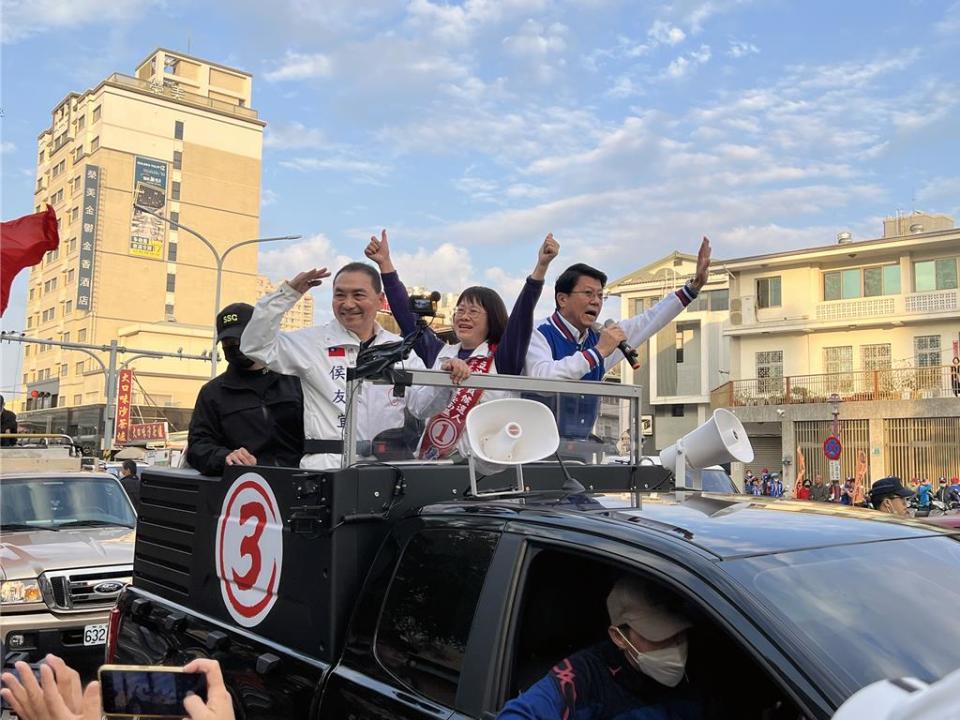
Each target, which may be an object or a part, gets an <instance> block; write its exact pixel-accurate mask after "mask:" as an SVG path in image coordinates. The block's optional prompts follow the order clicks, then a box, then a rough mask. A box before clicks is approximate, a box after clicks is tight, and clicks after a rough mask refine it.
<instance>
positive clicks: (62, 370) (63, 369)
mask: <svg viewBox="0 0 960 720" xmlns="http://www.w3.org/2000/svg"><path fill="white" fill-rule="evenodd" d="M68 371H69V368H68V367H67V364H66V363H63V365H61V366H60V377H66V376H67V372H68Z"/></svg>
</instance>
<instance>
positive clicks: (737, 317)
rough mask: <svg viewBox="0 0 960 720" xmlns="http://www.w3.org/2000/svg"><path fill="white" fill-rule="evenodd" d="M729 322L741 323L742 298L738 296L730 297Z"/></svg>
mask: <svg viewBox="0 0 960 720" xmlns="http://www.w3.org/2000/svg"><path fill="white" fill-rule="evenodd" d="M730 324H731V325H742V324H743V300H741V299H740V298H731V299H730Z"/></svg>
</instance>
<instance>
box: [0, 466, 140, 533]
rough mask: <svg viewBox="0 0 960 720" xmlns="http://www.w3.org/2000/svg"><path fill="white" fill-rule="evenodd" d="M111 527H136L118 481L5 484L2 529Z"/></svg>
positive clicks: (52, 480)
mask: <svg viewBox="0 0 960 720" xmlns="http://www.w3.org/2000/svg"><path fill="white" fill-rule="evenodd" d="M110 525H122V526H125V527H134V526H135V525H136V517H135V516H134V514H133V509H132V508H131V507H130V502H129V501H128V500H127V497H126V494H125V493H124V491H123V488H122V487H121V486H120V483H118V482H117V481H116V480H111V479H107V478H69V477H67V478H58V477H44V478H15V479H5V480H4V481H3V503H2V505H0V528H8V529H12V528H17V529H24V528H27V527H30V528H37V529H51V530H56V529H59V528H61V527H83V526H87V527H96V526H104V527H105V526H110Z"/></svg>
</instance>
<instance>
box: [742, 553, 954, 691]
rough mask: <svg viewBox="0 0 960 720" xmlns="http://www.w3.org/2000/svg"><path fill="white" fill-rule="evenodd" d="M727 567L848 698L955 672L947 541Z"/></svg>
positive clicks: (951, 562) (790, 555)
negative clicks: (901, 680) (891, 683)
mask: <svg viewBox="0 0 960 720" xmlns="http://www.w3.org/2000/svg"><path fill="white" fill-rule="evenodd" d="M724 567H726V568H727V569H728V571H729V572H730V573H731V574H732V575H734V577H736V578H737V579H739V580H740V582H741V583H743V584H744V585H745V586H746V587H747V589H748V590H750V591H751V592H753V593H755V594H756V595H758V596H760V598H761V600H762V601H763V602H764V603H766V604H768V605H769V606H770V607H774V608H776V609H777V615H778V616H779V618H780V622H781V623H783V624H784V625H786V626H787V627H788V629H789V630H792V631H793V632H794V633H795V634H796V635H798V636H800V637H801V638H803V639H804V641H805V642H806V643H810V644H812V646H813V648H814V649H815V652H817V653H818V654H819V656H820V659H821V660H822V662H823V663H824V665H825V666H826V665H829V666H830V667H831V668H832V671H831V672H833V673H834V674H835V676H836V678H837V679H838V680H839V681H840V682H841V683H842V684H843V685H844V686H845V689H846V691H847V693H848V694H852V693H854V692H856V691H857V690H859V689H860V688H862V687H864V686H865V685H868V684H870V683H872V682H875V681H877V680H881V679H884V678H898V677H915V678H919V679H920V680H923V681H925V682H932V681H934V680H939V679H940V678H941V677H943V676H944V675H946V674H947V673H948V672H950V671H952V670H955V669H956V668H957V667H960V624H958V623H957V622H956V621H955V619H954V618H953V616H952V614H951V612H950V611H949V609H950V608H956V607H960V541H958V540H956V539H954V538H951V537H930V538H920V539H914V540H897V541H891V542H881V543H871V544H863V545H848V546H840V547H828V548H822V549H816V550H804V551H799V552H792V553H781V554H778V555H769V556H764V557H756V558H745V559H742V560H734V561H728V562H725V563H724ZM944 609H947V610H944ZM944 613H945V614H944Z"/></svg>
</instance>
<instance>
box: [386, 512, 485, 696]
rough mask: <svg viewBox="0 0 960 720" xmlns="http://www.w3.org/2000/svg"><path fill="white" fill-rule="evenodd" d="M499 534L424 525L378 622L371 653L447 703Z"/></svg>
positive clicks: (407, 552)
mask: <svg viewBox="0 0 960 720" xmlns="http://www.w3.org/2000/svg"><path fill="white" fill-rule="evenodd" d="M498 538H499V533H494V532H480V531H471V530H423V531H422V532H420V533H418V534H417V535H415V536H414V537H413V538H412V539H411V540H410V542H409V543H408V544H407V546H406V548H405V549H404V551H403V556H402V557H401V559H400V564H399V566H398V567H397V572H396V574H395V575H394V577H393V581H392V582H391V584H390V588H389V590H388V591H387V597H386V600H385V602H384V605H383V611H382V612H381V615H380V624H379V626H378V627H377V635H376V646H375V647H376V654H377V658H378V659H379V661H380V662H381V663H382V664H383V666H384V667H385V668H386V669H387V670H388V671H390V672H391V673H392V674H393V675H394V676H395V677H396V678H397V679H398V680H400V681H401V682H402V683H404V684H405V685H407V686H408V687H410V688H411V689H414V690H416V691H418V692H420V693H422V694H423V695H425V696H426V697H428V698H430V699H431V700H434V701H435V702H438V703H441V704H443V705H446V706H447V707H453V704H454V700H455V699H456V694H457V683H458V682H459V680H460V667H461V664H462V662H463V654H464V652H465V651H466V647H467V639H468V638H469V635H470V626H471V625H472V623H473V615H474V612H475V611H476V608H477V601H478V599H479V597H480V591H481V589H482V588H483V580H484V577H485V576H486V572H487V567H488V566H489V565H490V559H491V558H492V557H493V551H494V548H496V545H497V540H498Z"/></svg>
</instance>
